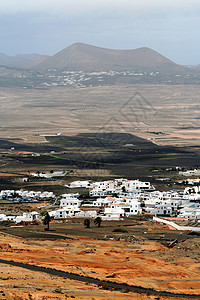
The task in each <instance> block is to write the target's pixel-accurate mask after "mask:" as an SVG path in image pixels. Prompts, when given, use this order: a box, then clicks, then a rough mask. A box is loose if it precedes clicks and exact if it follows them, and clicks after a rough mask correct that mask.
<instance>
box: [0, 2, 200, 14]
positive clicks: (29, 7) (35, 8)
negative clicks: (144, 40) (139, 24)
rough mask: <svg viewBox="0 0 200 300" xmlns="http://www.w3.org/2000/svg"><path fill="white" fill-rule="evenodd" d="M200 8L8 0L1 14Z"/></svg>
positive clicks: (189, 4)
mask: <svg viewBox="0 0 200 300" xmlns="http://www.w3.org/2000/svg"><path fill="white" fill-rule="evenodd" d="M197 8H200V1H199V0H190V1H189V0H162V1H160V0H140V1H138V0H98V1H95V0H73V1H72V0H34V1H31V0H18V1H16V0H6V1H1V2H0V14H16V13H27V12H28V13H30V12H44V13H66V14H80V13H85V12H100V13H101V12H102V11H103V12H108V13H112V12H113V13H116V12H119V13H124V12H129V13H134V14H141V13H156V12H162V11H187V10H193V9H197Z"/></svg>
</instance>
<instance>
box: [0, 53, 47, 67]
mask: <svg viewBox="0 0 200 300" xmlns="http://www.w3.org/2000/svg"><path fill="white" fill-rule="evenodd" d="M40 56H41V55H40V54H35V53H33V54H17V55H15V56H8V55H5V54H3V53H0V65H1V66H21V65H24V64H26V63H28V62H30V61H33V60H35V59H38V58H39V57H40Z"/></svg>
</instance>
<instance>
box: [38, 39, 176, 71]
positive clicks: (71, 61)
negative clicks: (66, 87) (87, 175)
mask: <svg viewBox="0 0 200 300" xmlns="http://www.w3.org/2000/svg"><path fill="white" fill-rule="evenodd" d="M175 66H176V67H178V68H179V67H180V66H179V65H177V64H175V63H174V62H172V61H171V60H169V59H168V58H166V57H165V56H163V55H161V54H159V53H158V52H156V51H154V50H152V49H151V48H148V47H142V48H137V49H131V50H115V49H108V48H102V47H97V46H92V45H88V44H84V43H75V44H72V45H70V46H68V47H66V48H64V49H63V50H61V51H59V52H57V53H56V54H55V55H53V56H50V57H47V58H46V59H44V60H43V61H42V62H40V63H36V64H35V65H33V67H34V68H36V69H41V70H44V69H50V68H52V69H54V68H55V69H69V70H76V71H78V70H84V71H100V70H101V71H102V70H110V69H113V70H119V71H121V70H132V69H135V68H136V69H137V68H138V69H141V68H147V69H149V68H154V69H157V70H158V69H159V68H160V67H166V68H169V67H171V68H174V67H175Z"/></svg>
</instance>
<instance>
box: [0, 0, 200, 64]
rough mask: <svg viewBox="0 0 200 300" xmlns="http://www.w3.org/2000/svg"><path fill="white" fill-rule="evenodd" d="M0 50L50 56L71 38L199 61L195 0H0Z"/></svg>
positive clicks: (199, 18) (199, 17)
mask: <svg viewBox="0 0 200 300" xmlns="http://www.w3.org/2000/svg"><path fill="white" fill-rule="evenodd" d="M0 41H1V44H0V45H1V47H0V53H4V54H7V55H16V54H19V53H20V54H25V53H39V54H48V55H53V54H55V53H57V52H58V51H60V50H62V49H64V48H65V47H68V46H70V45H71V44H73V43H76V42H82V43H87V44H91V45H95V46H99V47H104V48H111V49H136V48H140V47H149V48H152V49H153V50H155V51H157V52H159V53H160V54H162V55H164V56H166V57H167V58H169V59H171V60H173V61H174V62H176V63H178V64H184V65H195V64H200V0H139V1H138V0H34V1H33V0H6V1H0Z"/></svg>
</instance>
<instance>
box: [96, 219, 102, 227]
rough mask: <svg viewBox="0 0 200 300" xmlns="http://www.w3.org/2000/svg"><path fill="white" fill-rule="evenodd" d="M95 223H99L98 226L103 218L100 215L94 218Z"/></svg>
mask: <svg viewBox="0 0 200 300" xmlns="http://www.w3.org/2000/svg"><path fill="white" fill-rule="evenodd" d="M94 224H95V225H98V227H100V226H101V218H100V217H97V218H96V219H95V220H94Z"/></svg>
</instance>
